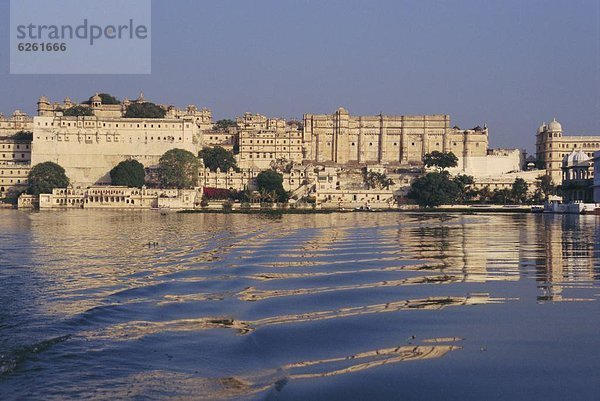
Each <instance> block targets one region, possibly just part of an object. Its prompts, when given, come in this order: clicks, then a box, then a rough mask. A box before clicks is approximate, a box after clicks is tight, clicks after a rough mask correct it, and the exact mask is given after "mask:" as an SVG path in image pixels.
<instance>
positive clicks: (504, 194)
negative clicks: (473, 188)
mask: <svg viewBox="0 0 600 401" xmlns="http://www.w3.org/2000/svg"><path fill="white" fill-rule="evenodd" d="M490 200H491V202H492V203H495V204H500V205H506V204H507V203H512V202H513V194H512V190H511V189H509V188H502V189H498V188H496V189H494V191H493V192H492V196H491V197H490Z"/></svg>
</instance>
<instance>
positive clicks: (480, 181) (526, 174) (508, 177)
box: [473, 170, 546, 194]
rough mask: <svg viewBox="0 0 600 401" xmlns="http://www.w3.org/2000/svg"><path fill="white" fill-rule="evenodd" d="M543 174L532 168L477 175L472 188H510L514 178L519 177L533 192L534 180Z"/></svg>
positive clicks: (543, 173) (543, 172) (491, 189)
mask: <svg viewBox="0 0 600 401" xmlns="http://www.w3.org/2000/svg"><path fill="white" fill-rule="evenodd" d="M545 174H546V173H545V171H542V170H532V171H518V172H511V173H506V174H499V175H493V176H478V177H477V178H475V183H474V184H473V189H474V190H477V191H480V190H482V189H484V188H486V187H487V189H489V190H490V191H494V190H496V189H497V190H501V189H512V187H513V184H514V182H515V180H516V179H517V178H521V179H523V180H524V181H525V182H526V183H527V185H528V191H529V193H530V194H533V193H534V192H535V189H536V182H537V180H538V178H539V177H540V176H543V175H545Z"/></svg>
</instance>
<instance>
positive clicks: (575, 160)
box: [562, 149, 590, 167]
mask: <svg viewBox="0 0 600 401" xmlns="http://www.w3.org/2000/svg"><path fill="white" fill-rule="evenodd" d="M589 161H590V157H589V156H588V155H587V154H585V152H584V151H583V150H581V149H580V150H579V151H576V150H575V149H573V151H572V152H571V153H569V154H568V155H567V156H565V157H564V158H563V162H562V165H563V167H572V166H576V165H580V164H583V163H586V162H589Z"/></svg>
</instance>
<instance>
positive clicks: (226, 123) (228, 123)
mask: <svg viewBox="0 0 600 401" xmlns="http://www.w3.org/2000/svg"><path fill="white" fill-rule="evenodd" d="M229 127H237V123H236V122H235V121H233V120H230V119H223V120H219V121H217V122H216V123H215V125H213V129H214V130H215V131H227V129H228V128H229Z"/></svg>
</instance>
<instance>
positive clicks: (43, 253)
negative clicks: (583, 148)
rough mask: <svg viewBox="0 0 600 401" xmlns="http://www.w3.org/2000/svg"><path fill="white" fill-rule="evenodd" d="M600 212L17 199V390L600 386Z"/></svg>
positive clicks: (562, 389)
mask: <svg viewBox="0 0 600 401" xmlns="http://www.w3.org/2000/svg"><path fill="white" fill-rule="evenodd" d="M599 300H600V218H598V217H594V216H558V215H555V216H552V215H525V214H515V215H500V214H489V215H485V214H481V215H461V214H402V213H348V214H329V215H285V216H280V217H266V216H264V217H263V216H249V215H218V214H206V215H203V214H194V215H185V214H169V215H166V216H165V215H160V214H159V213H153V212H134V213H129V212H110V211H101V212H94V211H87V210H76V211H65V212H44V213H29V212H21V211H14V210H0V399H2V400H29V399H33V400H64V399H75V398H77V399H84V400H85V399H91V400H96V399H98V400H104V399H111V400H112V399H116V400H122V399H134V400H153V399H177V400H180V399H181V400H188V399H189V400H196V399H210V400H212V399H238V398H239V399H266V400H388V399H394V400H395V399H397V400H542V399H543V400H597V399H599V397H600V302H599Z"/></svg>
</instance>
